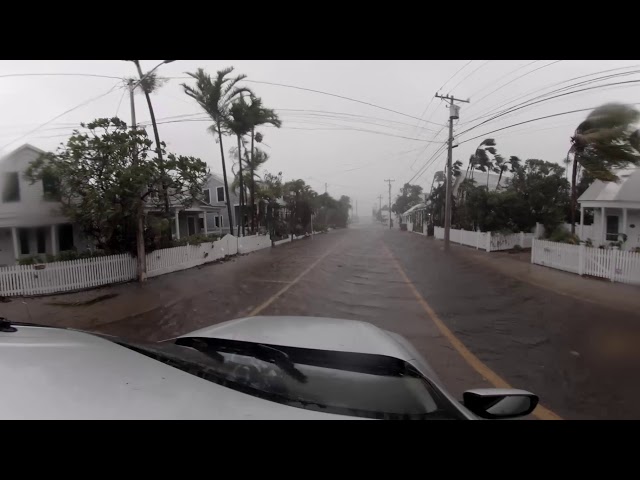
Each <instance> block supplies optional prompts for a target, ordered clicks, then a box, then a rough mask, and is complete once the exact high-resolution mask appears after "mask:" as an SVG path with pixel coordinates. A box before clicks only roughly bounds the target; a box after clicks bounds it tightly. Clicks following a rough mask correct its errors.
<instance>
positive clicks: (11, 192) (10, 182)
mask: <svg viewBox="0 0 640 480" xmlns="http://www.w3.org/2000/svg"><path fill="white" fill-rule="evenodd" d="M2 201H3V202H19V201H20V181H19V178H18V172H7V173H5V174H4V189H3V190H2Z"/></svg>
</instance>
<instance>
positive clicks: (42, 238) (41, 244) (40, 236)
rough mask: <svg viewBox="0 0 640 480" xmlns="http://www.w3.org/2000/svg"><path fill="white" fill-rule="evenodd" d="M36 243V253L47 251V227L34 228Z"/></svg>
mask: <svg viewBox="0 0 640 480" xmlns="http://www.w3.org/2000/svg"><path fill="white" fill-rule="evenodd" d="M36 244H37V247H38V253H47V228H46V227H40V228H37V229H36Z"/></svg>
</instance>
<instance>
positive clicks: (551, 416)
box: [384, 244, 562, 420]
mask: <svg viewBox="0 0 640 480" xmlns="http://www.w3.org/2000/svg"><path fill="white" fill-rule="evenodd" d="M384 249H385V251H386V253H387V255H388V256H389V258H391V260H392V261H393V263H394V265H395V267H396V269H397V270H398V272H399V273H400V275H401V276H402V278H403V279H404V281H405V283H406V284H407V286H408V287H409V290H411V291H412V292H413V295H414V296H415V297H416V300H417V301H418V303H419V304H420V306H421V307H422V308H423V310H424V311H425V312H426V313H427V315H428V316H429V318H430V319H431V320H432V321H433V323H435V325H436V327H438V330H440V333H442V335H443V336H444V337H445V338H446V339H447V340H449V342H450V343H451V345H452V346H453V348H455V349H456V351H457V352H458V353H459V354H460V356H461V357H462V358H463V359H464V360H465V361H466V362H467V363H468V364H469V365H470V366H471V368H473V369H474V370H475V371H476V372H478V373H479V374H480V375H482V377H483V378H485V379H486V380H487V381H488V382H489V383H491V384H492V385H493V386H494V387H496V388H513V387H512V386H511V385H509V383H507V382H506V381H505V380H504V379H503V378H502V377H500V376H499V375H498V374H497V373H496V372H494V371H493V370H491V369H490V368H489V367H488V366H486V365H485V364H484V363H482V361H481V360H480V359H479V358H478V357H476V356H475V355H474V354H473V353H471V351H470V350H469V349H468V348H467V347H466V346H465V345H464V343H462V342H461V341H460V340H459V339H458V338H457V337H456V336H455V335H454V333H453V332H452V331H451V330H449V328H448V327H447V326H446V325H445V324H444V322H443V321H442V320H440V317H438V314H437V313H436V312H435V310H434V309H433V308H431V305H429V303H428V302H427V301H426V300H425V299H424V297H423V296H422V295H421V294H420V292H419V291H418V289H417V288H416V286H415V285H414V284H413V282H412V281H411V280H409V277H408V276H407V274H406V273H405V271H404V270H403V268H402V266H401V265H400V263H399V262H398V260H397V259H396V257H395V256H394V255H393V253H391V250H389V247H387V245H386V244H384ZM533 415H534V416H535V417H537V418H539V419H540V420H562V418H561V417H560V416H558V415H557V414H555V413H554V412H552V411H551V410H549V409H548V408H545V407H543V406H542V405H540V404H538V406H537V407H536V409H535V410H534V411H533Z"/></svg>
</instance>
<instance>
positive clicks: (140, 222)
mask: <svg viewBox="0 0 640 480" xmlns="http://www.w3.org/2000/svg"><path fill="white" fill-rule="evenodd" d="M128 83H129V101H130V103H131V130H132V131H135V130H136V103H135V101H134V99H133V95H134V91H135V88H136V84H135V83H134V81H133V80H129V82H128ZM132 163H133V166H134V167H135V166H136V165H137V164H138V152H137V151H136V149H135V147H134V151H133V161H132ZM136 272H137V275H138V281H139V282H140V283H143V282H146V281H147V256H146V253H145V248H144V204H143V201H142V199H138V204H137V205H136Z"/></svg>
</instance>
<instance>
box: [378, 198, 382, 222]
mask: <svg viewBox="0 0 640 480" xmlns="http://www.w3.org/2000/svg"><path fill="white" fill-rule="evenodd" d="M378 202H379V205H380V206H379V207H378V212H380V216H381V217H382V194H380V195H378Z"/></svg>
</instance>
